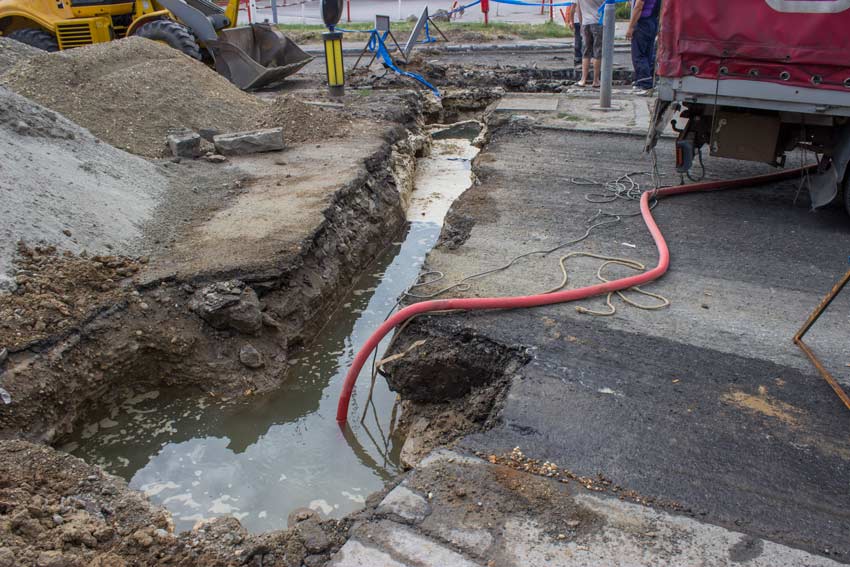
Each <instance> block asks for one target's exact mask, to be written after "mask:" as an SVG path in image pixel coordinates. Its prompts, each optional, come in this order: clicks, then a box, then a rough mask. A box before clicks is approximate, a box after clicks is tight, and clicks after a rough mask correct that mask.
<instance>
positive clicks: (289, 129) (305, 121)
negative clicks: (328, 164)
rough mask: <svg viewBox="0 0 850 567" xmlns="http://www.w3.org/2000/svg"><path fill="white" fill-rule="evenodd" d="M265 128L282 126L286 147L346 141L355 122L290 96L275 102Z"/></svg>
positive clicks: (345, 116) (325, 108)
mask: <svg viewBox="0 0 850 567" xmlns="http://www.w3.org/2000/svg"><path fill="white" fill-rule="evenodd" d="M263 124H264V126H266V127H272V126H282V127H283V137H284V139H285V140H286V143H287V144H304V143H311V142H320V141H322V140H327V139H329V138H342V137H345V136H346V135H347V134H348V133H349V132H350V131H351V128H352V126H353V125H354V120H353V119H352V118H351V116H349V115H348V114H344V113H342V112H340V111H338V110H335V109H334V108H330V107H323V106H318V105H315V104H308V103H306V102H303V101H301V100H299V99H297V98H295V97H293V96H290V95H282V96H279V97H278V98H276V99H275V101H274V103H272V107H271V109H270V110H269V111H268V114H267V115H266V118H265V119H264V121H263Z"/></svg>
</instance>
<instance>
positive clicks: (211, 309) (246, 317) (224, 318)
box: [190, 280, 263, 335]
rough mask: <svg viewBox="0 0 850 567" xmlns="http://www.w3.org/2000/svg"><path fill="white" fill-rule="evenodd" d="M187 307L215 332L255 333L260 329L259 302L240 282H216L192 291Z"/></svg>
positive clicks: (261, 322) (260, 314)
mask: <svg viewBox="0 0 850 567" xmlns="http://www.w3.org/2000/svg"><path fill="white" fill-rule="evenodd" d="M190 308H191V309H192V310H193V311H194V312H195V313H196V314H197V315H198V316H199V317H200V318H201V319H203V320H204V321H206V322H207V323H209V324H210V326H212V327H213V328H215V329H233V330H234V331H238V332H240V333H245V334H249V335H251V334H255V333H257V332H258V331H259V330H260V329H261V328H262V326H263V314H262V313H261V312H260V300H259V299H258V298H257V294H256V292H255V291H254V290H253V289H252V288H251V287H249V286H246V285H245V283H244V282H241V281H239V280H231V281H226V282H217V283H214V284H211V285H209V286H207V287H204V288H202V289H200V290H198V291H196V292H195V295H194V297H193V298H192V301H191V303H190Z"/></svg>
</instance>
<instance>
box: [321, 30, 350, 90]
mask: <svg viewBox="0 0 850 567" xmlns="http://www.w3.org/2000/svg"><path fill="white" fill-rule="evenodd" d="M322 40H323V41H324V42H325V66H326V67H327V72H328V91H329V92H330V95H331V96H342V95H344V94H345V68H344V67H343V64H342V32H325V33H323V34H322Z"/></svg>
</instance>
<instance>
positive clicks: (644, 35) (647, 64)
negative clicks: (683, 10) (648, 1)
mask: <svg viewBox="0 0 850 567" xmlns="http://www.w3.org/2000/svg"><path fill="white" fill-rule="evenodd" d="M657 35H658V18H654V17H647V18H641V19H639V20H638V21H637V24H636V25H635V33H634V35H633V36H632V65H633V66H634V68H635V85H637V86H639V87H641V88H644V89H650V88H652V84H653V78H654V75H655V36H657Z"/></svg>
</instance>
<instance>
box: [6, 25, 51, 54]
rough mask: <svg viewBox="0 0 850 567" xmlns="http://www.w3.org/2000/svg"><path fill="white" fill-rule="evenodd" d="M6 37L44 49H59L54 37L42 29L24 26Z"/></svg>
mask: <svg viewBox="0 0 850 567" xmlns="http://www.w3.org/2000/svg"><path fill="white" fill-rule="evenodd" d="M6 37H8V38H10V39H14V40H15V41H20V42H21V43H26V44H27V45H29V46H32V47H35V48H37V49H43V50H44V51H50V52H53V51H59V43H58V42H57V41H56V37H54V35H53V34H52V33H50V32H47V31H44V30H43V29H39V28H24V29H21V30H15V31H13V32H12V33H10V34H9V35H8V36H6Z"/></svg>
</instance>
